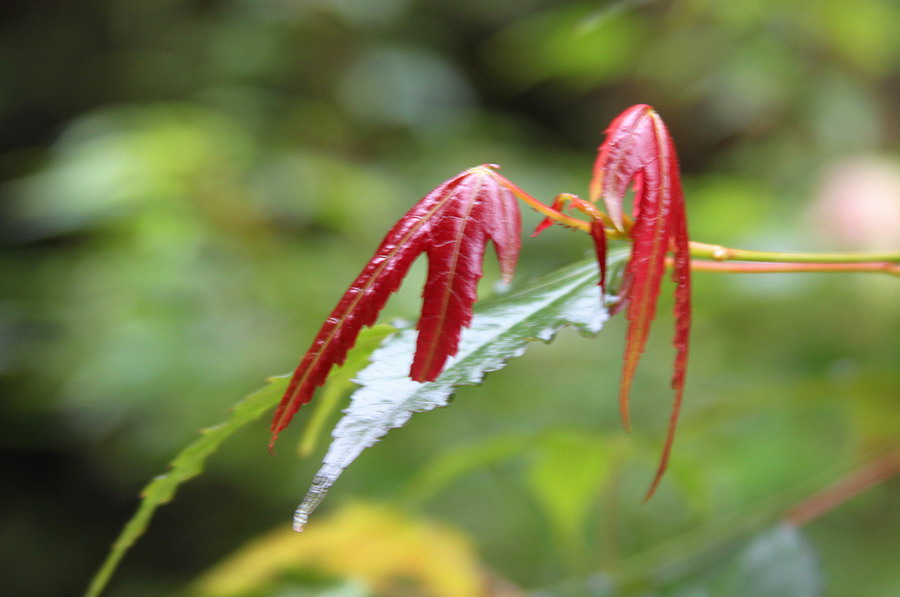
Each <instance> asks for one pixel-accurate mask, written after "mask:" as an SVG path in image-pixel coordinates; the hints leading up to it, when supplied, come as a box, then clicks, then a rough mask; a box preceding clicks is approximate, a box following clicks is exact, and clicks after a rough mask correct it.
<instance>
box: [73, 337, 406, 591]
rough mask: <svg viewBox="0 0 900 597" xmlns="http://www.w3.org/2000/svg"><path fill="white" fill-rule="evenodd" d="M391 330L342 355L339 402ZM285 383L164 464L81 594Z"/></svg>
mask: <svg viewBox="0 0 900 597" xmlns="http://www.w3.org/2000/svg"><path fill="white" fill-rule="evenodd" d="M394 329H395V328H393V327H391V326H388V325H380V326H375V327H372V328H369V329H366V330H363V332H362V333H361V334H360V336H359V341H358V342H357V345H356V346H355V347H354V348H353V349H352V350H351V351H350V353H349V354H348V355H347V360H346V361H345V363H344V364H343V365H342V366H341V367H340V368H339V369H336V370H335V371H334V373H333V377H334V380H333V383H335V384H336V385H337V386H339V388H338V389H337V390H335V393H336V394H337V396H338V397H340V395H341V394H342V392H343V390H345V389H346V387H345V386H342V384H344V383H345V380H348V379H350V378H351V377H352V376H353V375H355V374H356V372H357V371H359V370H360V369H361V368H362V367H364V366H365V365H366V363H367V362H368V358H369V356H370V355H371V354H372V351H374V350H375V348H376V347H377V346H378V343H379V342H381V341H382V340H383V339H384V338H385V336H387V335H389V334H390V333H392V332H393V331H394ZM289 379H290V376H289V375H280V376H275V377H272V378H270V379H269V383H268V385H266V386H265V387H264V388H262V389H260V390H257V391H256V392H254V393H252V394H250V395H249V396H247V397H246V398H245V399H244V400H242V401H240V402H238V403H237V404H235V405H234V407H232V409H231V414H230V415H229V416H228V418H227V419H226V420H225V421H223V422H222V423H219V424H218V425H214V426H213V427H207V428H206V429H201V430H200V437H199V438H198V439H196V440H194V441H193V442H192V443H191V444H189V445H188V446H187V447H186V448H184V449H183V450H182V451H181V452H179V453H178V454H177V455H176V456H175V458H174V459H173V460H172V462H171V463H170V464H169V470H168V471H167V472H165V473H163V474H162V475H159V476H158V477H155V478H154V479H153V480H152V481H151V482H150V483H149V484H148V485H147V486H146V487H144V489H143V491H141V503H140V505H139V506H138V509H137V512H135V514H134V516H132V517H131V520H129V521H128V522H127V523H126V524H125V527H124V528H123V529H122V532H121V533H120V534H119V537H118V538H117V539H116V541H115V543H113V546H112V548H111V549H110V552H109V555H108V556H107V557H106V560H105V561H104V562H103V565H102V566H101V567H100V570H99V571H98V572H97V574H96V575H95V576H94V578H93V579H92V580H91V585H90V587H88V590H87V593H86V594H85V596H86V597H96V596H97V595H99V594H100V593H101V592H102V591H103V589H104V587H106V585H107V583H108V582H109V579H110V577H111V576H112V574H113V572H114V571H115V569H116V567H117V566H118V565H119V562H120V561H121V560H122V557H123V556H124V555H125V553H126V552H127V551H128V549H130V548H131V546H132V545H134V543H135V541H137V540H138V538H140V536H141V535H143V534H144V531H145V530H146V529H147V525H148V524H149V523H150V519H151V518H153V514H154V513H155V512H156V510H157V508H159V507H160V506H162V505H164V504H167V503H169V502H170V501H172V498H173V497H174V496H175V492H176V491H177V490H178V487H179V486H180V485H181V484H182V483H184V482H185V481H189V480H190V479H192V478H194V477H196V476H197V475H199V474H200V473H202V472H203V468H204V466H205V465H206V459H207V458H208V457H209V456H210V455H212V454H213V452H215V451H216V450H217V449H218V448H219V446H220V445H221V444H222V442H224V441H225V440H226V439H228V438H229V437H231V436H232V435H233V434H234V433H235V432H236V431H238V430H239V429H241V428H242V427H244V426H245V425H247V424H249V423H252V422H253V421H255V420H257V419H259V418H260V417H261V416H262V415H264V414H265V413H266V412H268V411H269V410H271V409H272V408H273V407H274V406H275V405H276V404H278V401H279V400H280V399H281V396H282V394H284V391H285V388H287V384H288V380H289ZM329 383H331V381H330V382H329ZM326 390H327V388H326ZM336 404H337V402H335V405H334V406H336ZM331 408H334V407H331ZM330 412H331V411H327V412H325V413H323V415H322V416H324V417H327V415H328V414H329V413H330Z"/></svg>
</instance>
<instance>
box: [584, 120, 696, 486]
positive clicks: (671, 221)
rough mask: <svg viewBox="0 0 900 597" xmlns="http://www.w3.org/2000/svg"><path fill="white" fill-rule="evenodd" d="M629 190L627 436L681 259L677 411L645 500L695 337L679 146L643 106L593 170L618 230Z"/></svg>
mask: <svg viewBox="0 0 900 597" xmlns="http://www.w3.org/2000/svg"><path fill="white" fill-rule="evenodd" d="M630 185H633V188H634V191H635V197H634V208H633V218H634V226H633V227H632V229H631V230H630V235H631V237H632V239H633V241H634V245H633V248H632V254H631V259H630V260H629V262H628V264H627V266H626V268H625V273H624V278H623V282H622V290H621V291H620V293H621V295H622V297H621V298H622V302H621V305H622V306H623V307H624V308H626V309H627V311H626V313H627V317H628V321H629V324H628V333H627V338H626V344H625V357H624V364H623V368H622V381H621V385H620V390H619V407H620V410H621V413H622V422H623V424H624V426H625V428H626V429H630V428H631V423H630V416H629V409H628V403H629V393H630V390H631V384H632V380H633V379H634V374H635V371H636V369H637V366H638V362H639V361H640V357H641V355H642V354H643V352H644V348H645V346H646V343H647V338H648V336H649V333H650V325H651V323H652V322H653V318H654V317H655V315H656V305H657V300H658V298H659V292H660V286H661V282H662V278H663V274H664V271H665V262H666V254H667V252H668V251H670V250H673V251H674V252H675V281H676V301H675V312H676V331H675V342H674V343H675V348H676V351H677V354H676V358H675V373H674V376H673V380H672V385H673V388H674V389H675V404H674V407H673V411H672V417H671V420H670V424H669V431H668V437H667V439H666V444H665V447H664V449H663V455H662V458H661V461H660V465H659V468H658V470H657V475H656V478H655V479H654V481H653V484H652V485H651V487H650V490H649V491H648V493H647V497H648V498H649V497H650V496H651V495H652V494H653V492H654V491H655V490H656V486H657V484H658V483H659V480H660V479H661V477H662V474H663V473H664V472H665V469H666V467H667V466H668V459H669V453H670V450H671V445H672V441H673V440H674V434H675V427H676V424H677V420H678V415H679V413H680V408H681V400H682V394H683V388H684V376H685V370H686V367H687V355H688V336H689V332H690V255H689V252H688V249H689V247H688V236H687V221H686V217H685V211H684V196H683V193H682V189H681V180H680V173H679V167H678V158H677V155H676V152H675V147H674V144H673V143H672V140H671V137H670V135H669V132H668V130H667V129H666V126H665V124H664V123H663V121H662V119H661V118H660V117H659V115H658V114H657V113H656V112H655V111H654V110H653V109H652V108H651V107H650V106H647V105H643V104H641V105H637V106H632V107H631V108H629V109H628V110H626V111H625V112H623V113H622V114H621V115H619V116H618V117H617V118H616V119H615V120H614V121H613V123H612V124H611V125H610V127H609V129H607V138H606V140H605V141H604V142H603V144H602V145H601V146H600V149H599V152H598V156H597V161H596V162H595V164H594V178H593V180H592V181H591V200H592V201H597V200H598V199H600V198H601V197H602V198H603V200H604V202H605V204H606V208H607V210H608V211H609V215H610V218H611V219H612V220H613V222H614V224H615V225H616V226H617V227H619V228H620V229H622V228H623V225H624V217H623V214H622V201H623V199H624V196H625V192H626V191H627V190H628V187H629V186H630Z"/></svg>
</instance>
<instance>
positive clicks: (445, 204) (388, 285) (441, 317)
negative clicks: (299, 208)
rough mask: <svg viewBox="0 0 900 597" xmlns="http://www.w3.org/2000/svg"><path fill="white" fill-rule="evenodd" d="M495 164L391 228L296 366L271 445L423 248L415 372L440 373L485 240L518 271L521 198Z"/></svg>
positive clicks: (504, 267)
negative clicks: (424, 280)
mask: <svg viewBox="0 0 900 597" xmlns="http://www.w3.org/2000/svg"><path fill="white" fill-rule="evenodd" d="M493 168H494V166H488V165H483V166H478V167H476V168H471V169H469V170H466V171H464V172H462V173H460V174H458V175H457V176H455V177H454V178H451V179H450V180H448V181H446V182H444V183H443V184H441V185H440V186H438V187H437V188H436V189H434V190H433V191H431V192H430V193H428V194H427V195H426V196H425V197H423V198H422V199H421V200H420V201H419V202H418V203H416V205H414V206H413V207H412V209H410V210H409V212H407V214H406V215H405V216H403V218H401V219H400V221H398V222H397V224H395V225H394V227H393V228H392V229H391V230H390V231H389V232H388V234H387V236H385V238H384V240H383V241H382V242H381V245H380V246H379V247H378V249H377V250H376V251H375V255H374V256H373V257H372V259H371V260H370V261H369V263H368V264H366V266H365V267H364V268H363V271H362V272H361V273H360V274H359V276H358V277H357V278H356V280H355V281H354V282H353V283H352V284H351V285H350V288H348V289H347V291H346V292H345V293H344V296H343V297H342V298H341V300H340V301H339V302H338V305H337V307H335V309H334V311H332V313H331V315H330V316H329V317H328V319H327V320H326V321H325V323H324V324H323V325H322V328H321V329H320V330H319V333H318V334H317V335H316V338H315V340H314V341H313V344H312V346H311V347H310V348H309V350H308V351H307V353H306V354H305V355H304V357H303V359H302V360H301V361H300V365H299V366H298V367H297V369H296V371H295V372H294V375H293V377H292V379H291V382H290V385H289V386H288V389H287V391H286V392H285V394H284V396H283V398H282V400H281V403H280V404H279V406H278V409H277V411H276V413H275V416H274V418H273V420H272V426H271V431H272V439H271V441H270V444H269V448H270V449H272V448H273V446H274V444H275V441H276V439H277V437H278V434H279V432H280V431H281V430H282V429H284V428H285V427H286V426H287V425H288V423H289V422H290V420H291V418H292V417H293V416H294V414H295V413H296V412H297V410H299V408H300V407H301V406H302V405H303V404H306V403H307V402H309V401H310V399H311V398H312V395H313V392H314V391H315V388H316V387H318V386H321V385H322V384H323V383H324V381H325V378H326V377H327V376H328V372H329V371H330V370H331V368H332V367H333V366H335V365H339V364H341V363H342V362H343V361H344V359H345V358H346V355H347V351H348V350H349V349H350V348H351V347H352V346H353V343H354V342H355V340H356V337H357V335H358V334H359V331H360V329H361V328H362V327H363V326H370V325H372V324H373V323H374V322H375V319H376V318H377V316H378V313H379V312H380V311H381V309H382V308H383V307H384V305H385V303H386V302H387V299H388V297H389V296H390V294H391V293H393V292H394V291H396V290H397V288H399V286H400V283H401V281H402V280H403V278H404V276H406V274H407V272H408V271H409V268H410V266H411V265H412V263H413V261H414V260H415V259H416V257H418V256H419V255H420V254H421V253H423V252H424V253H426V254H427V255H428V260H429V272H428V281H427V283H426V285H425V291H424V293H423V312H422V317H421V319H420V322H419V341H418V345H417V352H416V359H415V360H414V362H413V364H412V366H411V369H410V375H411V376H412V377H413V379H416V380H419V381H426V380H431V379H434V378H435V377H436V376H437V375H438V374H439V373H440V371H441V368H442V367H443V365H444V362H445V361H446V360H447V358H448V357H449V356H451V355H452V354H454V353H455V352H456V348H457V345H458V342H459V334H460V331H461V329H462V328H463V327H465V326H467V325H468V324H469V322H470V321H471V310H472V305H473V303H474V302H475V296H476V295H475V289H476V285H477V283H478V280H479V279H480V278H481V276H482V259H483V256H484V249H485V246H486V244H487V242H488V241H489V240H491V241H493V243H494V246H495V249H496V252H497V256H498V258H499V261H500V270H501V273H502V274H503V277H504V279H506V280H508V279H509V278H510V277H511V276H512V273H513V270H514V269H515V265H516V260H517V257H518V254H519V247H520V242H521V241H520V238H519V229H520V227H521V222H520V216H519V209H518V204H517V203H516V200H515V197H514V196H513V194H512V192H511V191H509V190H508V189H507V188H506V187H505V186H503V185H502V184H501V182H500V181H502V180H503V178H502V177H500V176H499V175H498V174H497V173H496V172H494V170H493Z"/></svg>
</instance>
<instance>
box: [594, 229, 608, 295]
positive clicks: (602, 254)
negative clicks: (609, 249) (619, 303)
mask: <svg viewBox="0 0 900 597" xmlns="http://www.w3.org/2000/svg"><path fill="white" fill-rule="evenodd" d="M591 238H592V239H593V240H594V253H595V254H596V255H597V263H598V264H600V283H599V284H598V286H600V289H601V290H603V295H604V300H606V229H605V228H604V227H603V220H591Z"/></svg>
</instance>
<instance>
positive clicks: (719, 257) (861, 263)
mask: <svg viewBox="0 0 900 597" xmlns="http://www.w3.org/2000/svg"><path fill="white" fill-rule="evenodd" d="M501 183H502V184H503V185H504V186H505V187H506V188H508V189H509V190H510V191H511V192H512V193H513V194H514V195H515V196H516V197H518V198H519V199H521V200H522V201H524V202H525V203H526V204H528V205H529V206H530V207H531V208H532V209H534V210H535V211H536V212H538V213H540V214H542V215H545V216H547V217H548V218H550V219H551V220H554V221H555V222H558V223H560V224H562V225H563V226H567V227H569V228H576V229H578V230H581V231H583V232H587V233H588V234H590V231H591V225H590V223H589V222H585V221H584V220H579V219H578V218H573V217H572V216H569V215H566V214H564V213H562V212H560V211H557V210H555V209H553V208H552V207H550V206H549V205H546V204H545V203H542V202H541V201H539V200H537V199H535V198H534V197H532V196H531V195H529V194H528V193H526V192H525V191H524V190H522V189H521V188H519V187H518V186H517V185H516V184H514V183H512V182H510V181H509V180H507V179H505V178H501ZM573 197H574V195H573ZM582 211H586V210H584V209H582ZM594 217H596V216H594ZM603 219H604V221H605V220H606V218H603ZM606 237H607V238H609V239H612V240H629V239H628V238H627V235H626V233H625V232H623V231H621V230H616V229H614V228H607V229H606ZM690 248H691V257H700V258H703V259H712V260H713V261H715V262H725V261H743V262H762V263H776V264H782V265H783V267H773V268H771V269H768V270H767V269H766V268H762V267H756V268H745V267H740V266H739V267H731V268H729V267H722V266H721V265H723V264H720V266H718V267H716V266H713V265H712V264H708V263H707V264H704V263H702V262H696V261H695V262H694V264H693V268H694V269H697V270H701V271H721V272H726V271H727V272H753V273H774V272H822V271H831V272H845V271H846V272H866V271H868V272H884V273H888V274H894V275H900V274H898V267H897V264H900V253H781V252H774V251H749V250H746V249H733V248H731V247H724V246H722V245H712V244H708V243H701V242H697V241H691V243H690ZM803 264H820V265H839V264H843V265H845V266H846V267H843V268H841V267H818V268H816V267H803ZM734 265H735V266H738V265H739V264H734Z"/></svg>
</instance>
